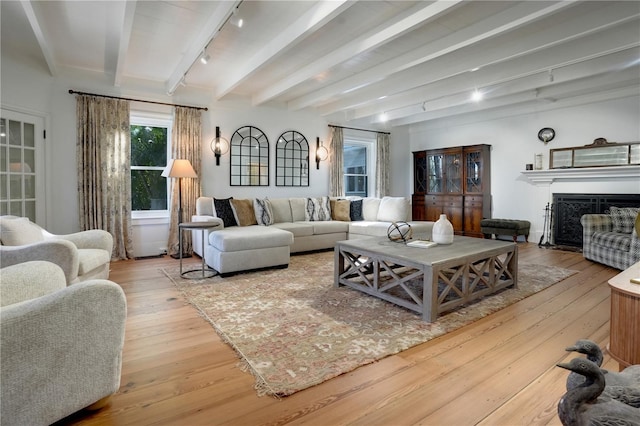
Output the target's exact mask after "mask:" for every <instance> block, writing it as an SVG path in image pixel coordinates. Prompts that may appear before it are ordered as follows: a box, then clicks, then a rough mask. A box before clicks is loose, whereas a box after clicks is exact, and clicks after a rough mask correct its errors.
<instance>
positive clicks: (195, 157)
mask: <svg viewBox="0 0 640 426" xmlns="http://www.w3.org/2000/svg"><path fill="white" fill-rule="evenodd" d="M201 141H202V114H201V112H200V110H199V109H197V108H189V107H178V106H176V107H174V112H173V131H172V133H171V158H173V159H181V160H189V161H190V162H191V165H192V166H193V169H194V170H195V172H196V174H197V175H198V176H201V173H202V170H201V158H202V151H201V146H202V142H201ZM178 185H181V186H182V211H183V213H182V214H183V218H182V220H183V221H184V222H191V216H193V215H194V214H196V199H197V198H198V197H199V196H200V194H201V188H202V187H201V185H200V178H199V177H198V178H196V179H191V178H181V179H176V178H173V182H172V184H171V212H172V214H171V225H170V226H169V242H168V244H167V247H168V250H167V251H168V253H169V254H170V255H174V256H175V255H178V254H179V252H180V251H179V250H180V249H179V247H180V246H179V240H178V216H177V214H176V213H175V212H177V211H178ZM182 234H183V235H182V238H183V240H182V254H183V255H190V254H191V253H192V252H193V247H192V243H191V232H183V233H182Z"/></svg>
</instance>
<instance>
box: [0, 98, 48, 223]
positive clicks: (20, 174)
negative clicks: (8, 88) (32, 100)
mask: <svg viewBox="0 0 640 426" xmlns="http://www.w3.org/2000/svg"><path fill="white" fill-rule="evenodd" d="M43 129H44V120H43V118H42V117H37V116H32V115H29V114H23V113H18V112H14V111H9V110H5V109H2V113H1V115H0V215H7V214H10V215H14V216H23V217H28V218H29V219H30V220H31V221H33V222H36V223H41V224H42V223H43V221H44V188H43V185H42V184H41V183H40V179H41V176H42V172H43V169H44V166H43V164H44V163H43V158H42V157H43V155H42V154H41V153H42V150H43V144H44V142H43V140H44V136H43Z"/></svg>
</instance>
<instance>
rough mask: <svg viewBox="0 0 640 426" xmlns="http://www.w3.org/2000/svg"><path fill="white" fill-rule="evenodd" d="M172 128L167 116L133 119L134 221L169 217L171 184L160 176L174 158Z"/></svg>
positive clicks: (131, 121) (132, 191) (132, 172)
mask: <svg viewBox="0 0 640 426" xmlns="http://www.w3.org/2000/svg"><path fill="white" fill-rule="evenodd" d="M171 126H172V121H171V118H170V117H168V116H160V115H154V116H150V115H142V114H141V115H137V114H135V115H134V114H132V115H131V118H130V131H131V210H132V214H133V216H134V217H145V216H151V215H154V216H164V215H168V214H169V207H170V206H169V199H170V197H169V191H170V185H169V184H170V182H169V179H167V178H165V177H162V176H161V174H162V172H163V171H164V169H165V167H166V166H167V161H168V159H169V158H171V157H170V152H171Z"/></svg>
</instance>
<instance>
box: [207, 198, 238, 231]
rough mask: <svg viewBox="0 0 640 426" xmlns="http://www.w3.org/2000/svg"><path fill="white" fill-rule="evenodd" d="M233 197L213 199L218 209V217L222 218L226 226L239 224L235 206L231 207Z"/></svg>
mask: <svg viewBox="0 0 640 426" xmlns="http://www.w3.org/2000/svg"><path fill="white" fill-rule="evenodd" d="M232 199H233V197H229V198H214V199H213V207H214V208H215V209H216V217H219V218H220V219H222V223H224V227H225V228H228V227H230V226H238V222H236V217H235V215H234V214H233V208H232V207H231V200H232Z"/></svg>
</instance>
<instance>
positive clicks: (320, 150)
mask: <svg viewBox="0 0 640 426" xmlns="http://www.w3.org/2000/svg"><path fill="white" fill-rule="evenodd" d="M328 156H329V151H327V148H325V147H324V146H322V144H321V143H320V138H316V169H318V170H320V162H321V161H324V160H326V159H327V157H328Z"/></svg>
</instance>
